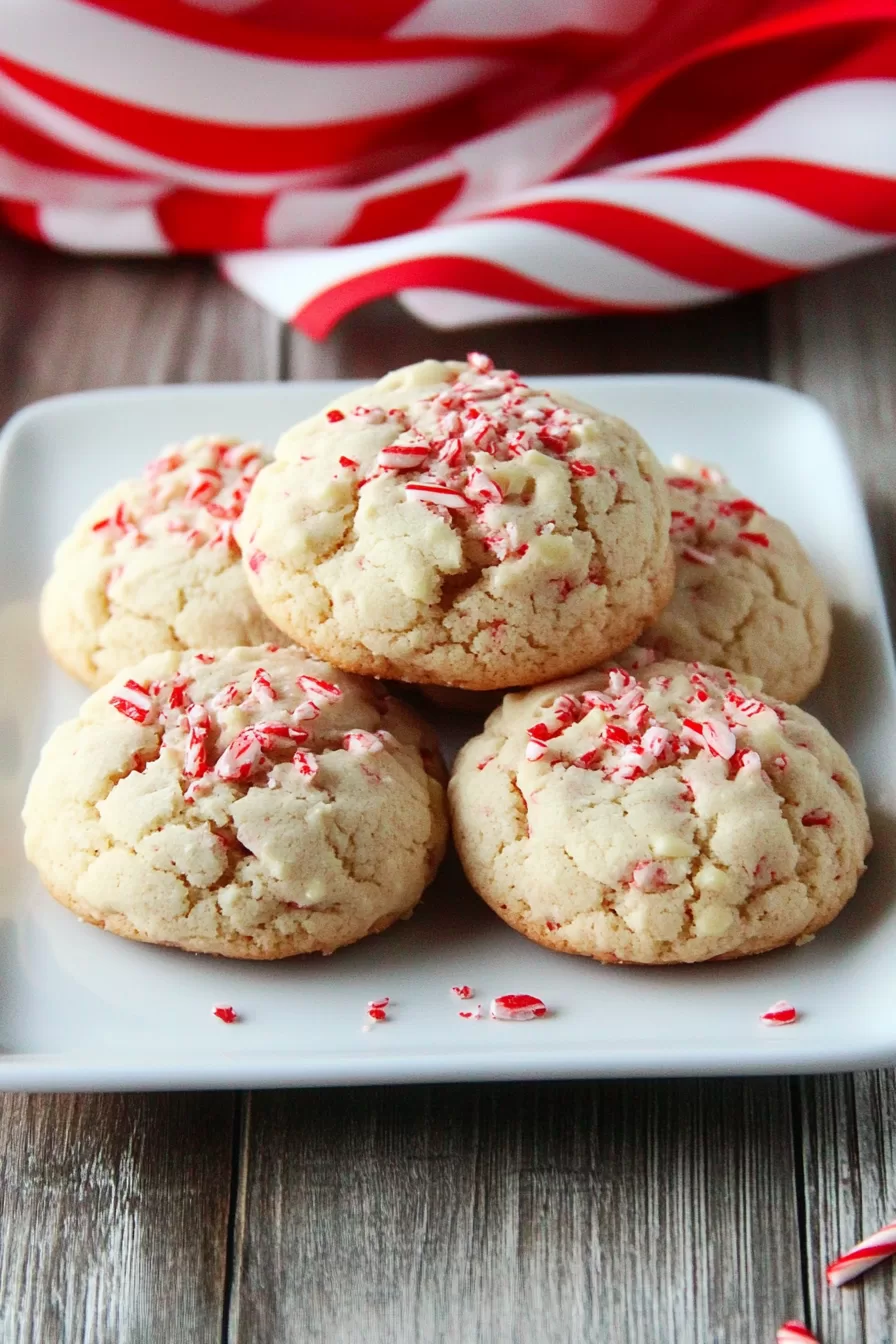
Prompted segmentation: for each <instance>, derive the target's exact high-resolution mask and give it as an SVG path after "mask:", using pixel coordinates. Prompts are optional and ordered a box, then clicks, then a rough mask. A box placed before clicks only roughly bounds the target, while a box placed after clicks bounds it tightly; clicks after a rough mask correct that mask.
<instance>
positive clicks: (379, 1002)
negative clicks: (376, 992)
mask: <svg viewBox="0 0 896 1344" xmlns="http://www.w3.org/2000/svg"><path fill="white" fill-rule="evenodd" d="M388 1007H389V996H388V994H387V995H386V997H385V998H384V999H371V1000H370V1002H369V1003H368V1005H367V1016H368V1017H369V1018H370V1020H371V1022H385V1020H386V1009H387V1008H388Z"/></svg>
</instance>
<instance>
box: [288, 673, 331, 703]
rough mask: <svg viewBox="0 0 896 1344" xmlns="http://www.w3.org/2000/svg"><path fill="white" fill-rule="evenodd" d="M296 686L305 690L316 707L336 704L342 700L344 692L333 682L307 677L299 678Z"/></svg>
mask: <svg viewBox="0 0 896 1344" xmlns="http://www.w3.org/2000/svg"><path fill="white" fill-rule="evenodd" d="M296 685H297V686H298V687H299V689H300V690H303V691H304V692H305V694H306V695H307V696H308V699H309V700H310V701H311V703H312V704H313V705H314V706H315V707H316V708H318V709H319V708H320V707H321V705H326V704H331V705H332V704H335V703H336V701H337V700H341V699H342V691H341V690H340V689H339V687H338V686H335V685H334V684H333V682H331V681H321V679H320V678H319V677H310V676H307V675H304V676H301V677H298V678H297V679H296Z"/></svg>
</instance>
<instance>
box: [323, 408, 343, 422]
mask: <svg viewBox="0 0 896 1344" xmlns="http://www.w3.org/2000/svg"><path fill="white" fill-rule="evenodd" d="M327 419H328V420H329V421H330V423H331V424H334V425H335V424H336V423H337V421H339V420H344V419H345V415H344V413H343V412H342V411H337V410H336V408H335V407H334V408H333V410H332V411H327Z"/></svg>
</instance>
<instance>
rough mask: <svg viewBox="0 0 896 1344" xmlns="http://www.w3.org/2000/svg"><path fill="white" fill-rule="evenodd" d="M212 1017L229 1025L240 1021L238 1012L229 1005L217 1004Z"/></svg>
mask: <svg viewBox="0 0 896 1344" xmlns="http://www.w3.org/2000/svg"><path fill="white" fill-rule="evenodd" d="M212 1017H216V1018H218V1020H219V1021H220V1022H226V1023H227V1024H228V1025H229V1024H230V1023H232V1022H238V1021H239V1017H238V1016H237V1013H236V1011H235V1010H234V1009H233V1008H231V1006H230V1004H229V1003H217V1004H215V1006H214V1008H213V1009H212Z"/></svg>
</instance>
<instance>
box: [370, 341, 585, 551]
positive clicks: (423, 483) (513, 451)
mask: <svg viewBox="0 0 896 1344" xmlns="http://www.w3.org/2000/svg"><path fill="white" fill-rule="evenodd" d="M352 415H354V416H356V417H358V418H359V419H361V420H362V421H364V422H365V423H367V424H385V423H388V424H389V426H390V427H394V429H395V430H397V433H396V436H395V438H394V439H393V440H392V442H391V443H389V444H387V445H385V446H384V447H382V448H380V450H379V452H378V453H377V455H376V458H375V461H374V462H373V464H372V468H371V469H370V470H369V473H368V475H367V477H366V479H365V480H364V481H362V482H361V486H362V488H363V487H364V486H365V485H367V484H368V483H369V482H370V481H372V480H375V479H377V478H378V477H381V476H383V475H387V476H388V475H391V476H393V478H398V479H402V478H404V479H403V490H404V492H405V494H406V495H407V496H408V498H409V499H410V500H412V501H414V502H415V503H416V504H420V505H423V506H425V507H427V508H429V509H430V510H435V511H437V513H438V514H439V516H440V517H442V518H443V519H444V520H447V521H449V522H452V523H454V520H455V519H456V520H457V523H458V524H459V525H461V526H463V527H464V528H465V529H469V530H470V531H471V533H472V535H473V536H475V537H477V538H478V540H479V541H480V542H481V544H482V545H483V546H484V547H485V549H486V550H487V551H489V552H490V553H491V554H492V555H494V556H495V557H496V558H497V560H498V561H499V562H500V561H505V560H520V559H522V558H523V557H524V556H525V555H526V554H527V552H528V550H529V547H530V544H531V541H532V540H533V539H534V537H535V535H538V534H540V531H541V530H544V531H550V530H553V528H554V526H555V523H554V522H553V521H549V520H546V521H545V522H544V523H543V524H542V525H541V528H538V529H535V528H533V529H532V537H531V538H521V537H520V536H519V535H518V530H519V521H518V519H512V518H509V517H508V516H507V510H505V509H502V508H501V506H502V505H504V504H505V503H507V504H508V505H512V506H514V507H515V508H518V507H519V506H520V505H522V506H525V505H527V504H529V503H530V501H531V498H532V495H531V473H529V472H527V471H526V470H517V469H513V470H511V469H510V468H509V467H507V466H506V465H505V464H509V463H513V462H514V461H515V460H516V459H519V458H522V457H525V455H526V454H536V453H537V454H539V455H540V458H541V459H542V465H543V460H544V459H545V458H549V459H552V460H553V461H554V462H560V463H562V464H563V465H564V467H565V468H566V469H567V471H568V472H569V474H570V477H571V478H573V479H574V480H575V481H576V482H578V481H579V480H582V479H590V478H595V477H597V476H598V475H599V472H600V470H601V468H600V466H599V464H598V463H597V462H595V461H589V460H588V456H589V455H593V451H594V450H593V448H592V447H591V445H590V442H588V441H587V440H585V441H584V442H583V436H582V433H581V430H582V427H583V426H584V425H585V423H586V417H585V416H583V415H581V414H580V413H578V412H576V411H571V410H569V409H568V408H567V407H566V406H563V405H561V404H560V403H559V402H558V401H556V400H555V399H554V397H552V396H551V395H550V394H549V393H547V392H542V391H539V390H538V389H536V388H531V387H529V386H528V385H527V384H526V383H524V382H523V380H522V379H521V378H520V376H519V374H518V373H515V372H514V371H513V370H511V369H496V368H495V366H494V362H493V360H491V359H490V358H489V357H488V356H487V355H483V354H480V353H478V352H473V353H471V354H469V355H468V356H467V367H466V368H465V369H463V370H462V372H461V373H460V374H459V375H458V376H457V377H456V378H454V379H453V380H452V381H451V382H450V383H449V385H448V386H445V387H442V388H441V389H440V390H439V391H438V392H436V393H434V394H432V395H431V396H428V397H424V398H421V399H420V400H419V401H417V402H415V403H414V404H412V405H411V406H409V407H408V408H406V409H405V408H403V407H392V408H391V409H390V410H389V411H388V412H387V411H385V410H384V409H383V408H377V407H367V406H357V407H355V409H354V410H353V412H352ZM421 426H425V429H424V428H421ZM532 465H533V467H534V466H537V465H538V459H536V458H534V457H533V458H532ZM409 473H413V477H412V478H411V479H407V475H408V474H409Z"/></svg>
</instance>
